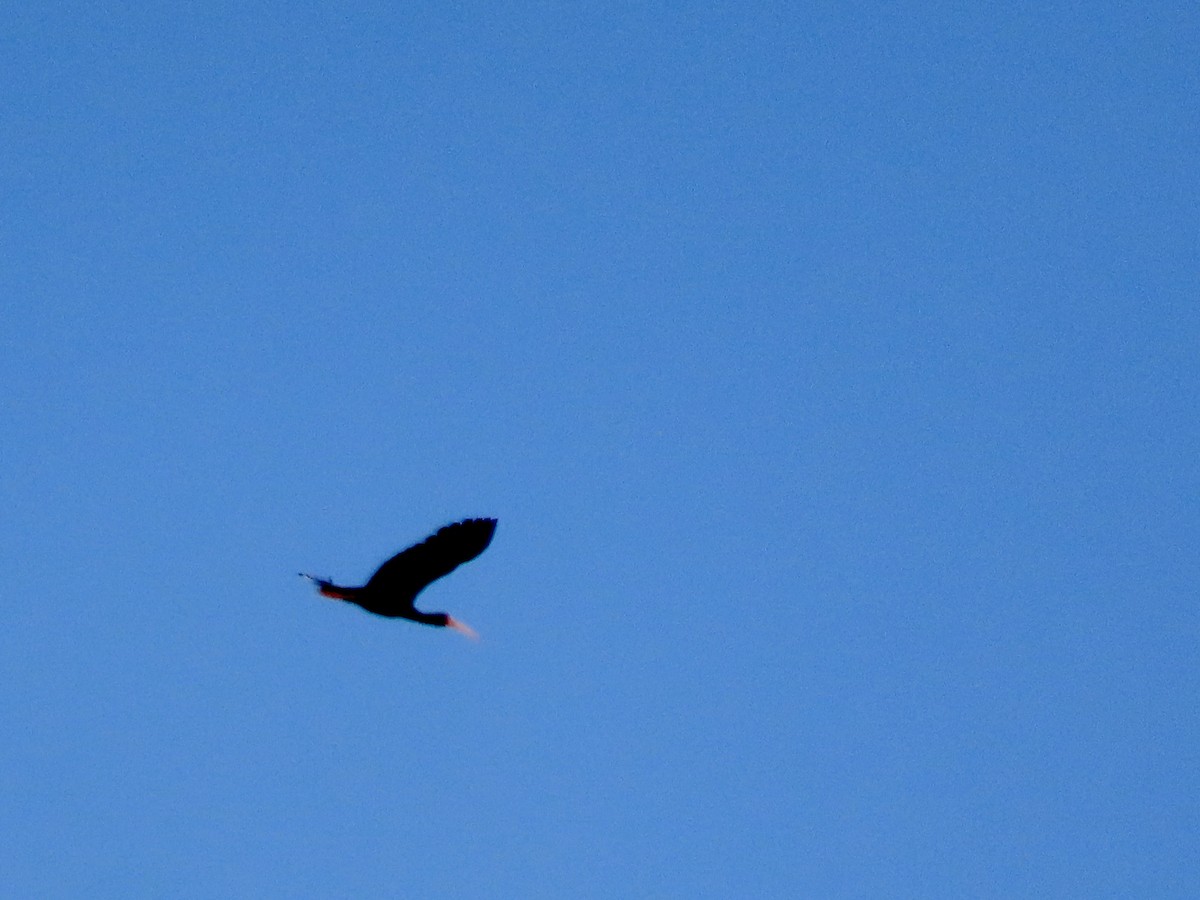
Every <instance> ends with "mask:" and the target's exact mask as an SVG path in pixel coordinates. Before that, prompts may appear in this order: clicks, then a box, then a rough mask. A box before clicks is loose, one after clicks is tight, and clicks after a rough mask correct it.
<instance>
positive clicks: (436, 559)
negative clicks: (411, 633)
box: [364, 519, 496, 603]
mask: <svg viewBox="0 0 1200 900" xmlns="http://www.w3.org/2000/svg"><path fill="white" fill-rule="evenodd" d="M495 532H496V520H495V519H465V520H463V521H462V522H455V523H454V524H453V525H447V526H446V527H445V528H440V529H438V531H437V533H436V534H432V535H430V536H429V537H427V538H426V539H425V540H424V541H422V542H421V543H419V544H414V545H413V546H411V547H409V548H408V549H407V550H402V551H401V552H399V553H397V554H396V555H395V556H393V557H392V558H391V559H389V560H388V561H387V562H385V563H384V564H383V565H382V566H380V567H379V569H378V571H376V572H375V574H374V575H372V576H371V580H370V581H368V582H367V584H366V586H365V588H364V590H365V591H368V592H370V593H372V594H377V595H388V596H392V597H395V599H397V600H400V599H401V598H405V597H407V598H408V602H410V603H411V602H412V599H413V598H415V597H416V596H417V594H418V593H420V592H421V590H422V589H423V588H425V587H426V586H427V585H429V584H431V583H432V582H434V581H437V580H438V579H439V578H441V577H443V576H444V575H449V574H450V573H451V572H453V571H454V570H455V569H457V568H458V567H459V566H461V565H462V564H463V563H465V562H470V561H471V560H473V559H474V558H475V557H477V556H478V555H479V554H480V553H482V552H483V551H484V550H486V549H487V546H488V544H490V543H491V542H492V535H493V534H494V533H495Z"/></svg>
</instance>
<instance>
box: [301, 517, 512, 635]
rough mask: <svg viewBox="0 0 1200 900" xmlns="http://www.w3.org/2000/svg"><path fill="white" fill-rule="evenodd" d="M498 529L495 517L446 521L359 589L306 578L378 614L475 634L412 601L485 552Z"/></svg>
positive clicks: (326, 591)
mask: <svg viewBox="0 0 1200 900" xmlns="http://www.w3.org/2000/svg"><path fill="white" fill-rule="evenodd" d="M495 532H496V520H495V519H464V520H463V521H461V522H455V523H454V524H453V525H447V526H446V527H445V528H440V529H438V531H437V532H436V533H434V534H432V535H430V536H429V537H427V538H426V539H425V540H424V541H422V542H421V543H419V544H414V545H413V546H411V547H409V548H408V549H407V550H402V551H401V552H400V553H397V554H396V555H395V556H393V557H392V558H391V559H389V560H388V561H387V562H385V563H384V564H383V565H381V566H380V567H379V568H378V569H377V570H376V572H375V574H374V575H372V576H371V577H370V579H369V580H368V581H367V583H366V584H364V585H362V586H361V587H342V586H340V585H336V584H334V583H333V582H332V581H327V580H325V579H323V578H314V577H313V576H312V575H305V576H304V577H305V578H308V579H311V580H312V581H313V582H315V583H316V585H317V589H318V590H319V591H320V592H321V594H322V595H323V596H325V597H330V598H332V599H334V600H346V601H349V602H350V603H353V604H355V605H357V606H361V607H362V608H363V609H365V610H366V611H367V612H372V613H375V614H376V615H378V616H387V617H388V618H399V619H410V620H412V621H414V622H420V623H421V624H423V625H434V626H437V627H439V628H454V629H456V630H458V631H462V632H463V633H464V634H467V635H469V636H471V637H474V636H475V633H474V632H473V631H471V629H470V628H469V627H468V626H466V625H464V624H463V623H462V622H459V621H457V620H456V619H454V618H453V617H451V616H449V615H447V614H446V613H440V612H439V613H426V612H421V611H420V610H418V609H417V608H416V606H415V605H414V603H415V602H416V599H417V594H419V593H421V591H422V590H424V589H425V588H426V587H428V586H429V585H430V584H432V583H433V582H434V581H437V579H439V578H441V577H443V576H445V575H449V574H450V573H451V572H453V571H454V570H455V569H457V568H458V567H459V566H460V565H462V564H463V563H465V562H470V561H471V560H473V559H474V558H475V557H477V556H478V555H479V554H480V553H482V552H483V551H484V550H486V549H487V546H488V544H490V543H491V542H492V535H493V534H495Z"/></svg>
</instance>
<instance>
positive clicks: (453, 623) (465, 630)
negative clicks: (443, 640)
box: [446, 616, 479, 641]
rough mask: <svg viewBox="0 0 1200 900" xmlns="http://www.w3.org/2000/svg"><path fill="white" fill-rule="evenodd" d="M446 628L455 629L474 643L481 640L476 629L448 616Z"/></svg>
mask: <svg viewBox="0 0 1200 900" xmlns="http://www.w3.org/2000/svg"><path fill="white" fill-rule="evenodd" d="M446 627H447V628H453V629H454V630H455V631H457V632H459V633H461V634H465V635H466V636H467V637H469V638H470V639H471V640H473V641H477V640H479V635H478V634H476V633H475V629H474V628H472V627H471V626H470V625H468V624H467V623H466V622H460V621H458V619H456V618H454V617H453V616H446Z"/></svg>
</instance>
